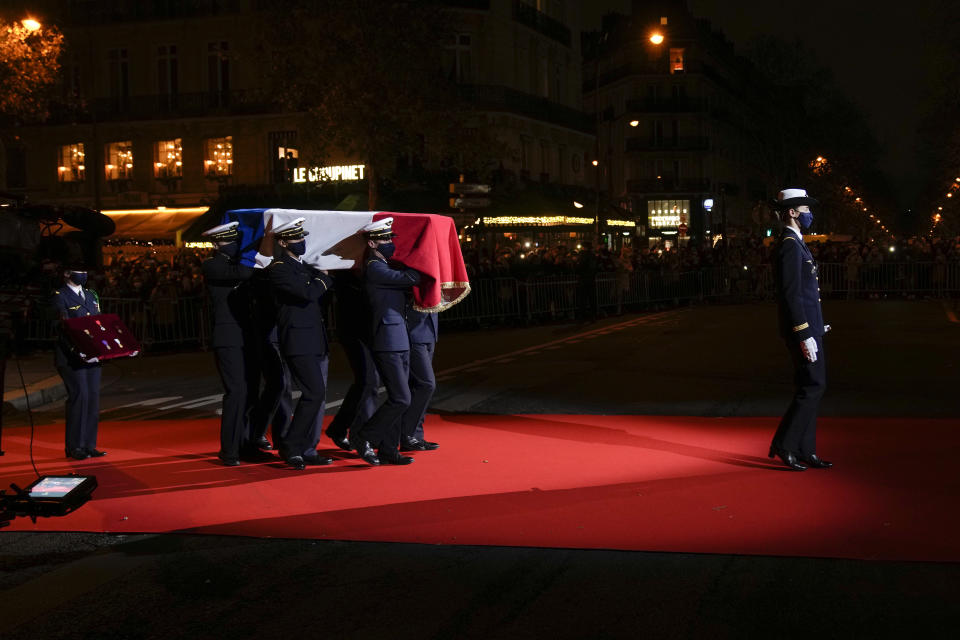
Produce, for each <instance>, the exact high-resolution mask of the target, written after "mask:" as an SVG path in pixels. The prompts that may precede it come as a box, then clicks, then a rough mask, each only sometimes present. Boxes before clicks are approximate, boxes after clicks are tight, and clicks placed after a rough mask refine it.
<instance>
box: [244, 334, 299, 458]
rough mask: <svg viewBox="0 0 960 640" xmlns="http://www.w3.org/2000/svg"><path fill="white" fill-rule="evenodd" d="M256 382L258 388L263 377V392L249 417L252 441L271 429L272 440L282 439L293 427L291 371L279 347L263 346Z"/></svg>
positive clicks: (268, 343) (270, 343) (268, 342)
mask: <svg viewBox="0 0 960 640" xmlns="http://www.w3.org/2000/svg"><path fill="white" fill-rule="evenodd" d="M258 364H259V367H258V370H257V377H256V383H257V386H258V387H259V384H260V379H259V378H260V376H261V375H262V376H263V382H264V384H263V390H262V391H261V392H260V397H259V399H258V400H257V404H256V405H255V406H254V408H253V411H252V412H251V414H250V440H251V441H252V442H257V441H258V440H259V439H260V438H262V437H264V436H265V435H266V434H267V427H268V426H270V427H271V428H272V435H273V441H274V442H275V443H277V442H280V441H281V440H283V434H284V433H285V432H286V431H287V429H288V428H289V427H290V416H291V415H292V414H293V397H292V396H291V389H290V369H289V368H288V367H287V364H286V362H284V360H283V357H282V356H281V355H280V347H279V346H278V345H277V344H276V343H275V342H271V341H269V340H268V341H265V342H263V343H262V344H261V345H260V357H259V358H258Z"/></svg>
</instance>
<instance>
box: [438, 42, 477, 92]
mask: <svg viewBox="0 0 960 640" xmlns="http://www.w3.org/2000/svg"><path fill="white" fill-rule="evenodd" d="M471 42H472V40H471V37H470V34H469V33H458V34H456V35H455V36H454V37H453V44H452V45H448V46H447V47H444V50H443V73H444V75H446V77H447V79H448V80H451V81H453V82H458V83H464V84H469V83H471V82H473V52H472V49H473V47H472V44H471Z"/></svg>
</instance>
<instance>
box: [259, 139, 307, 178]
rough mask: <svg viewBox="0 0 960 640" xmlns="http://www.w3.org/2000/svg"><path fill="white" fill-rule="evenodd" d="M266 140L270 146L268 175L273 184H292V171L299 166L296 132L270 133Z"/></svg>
mask: <svg viewBox="0 0 960 640" xmlns="http://www.w3.org/2000/svg"><path fill="white" fill-rule="evenodd" d="M267 139H268V143H269V146H270V175H271V176H273V182H274V184H277V183H283V182H293V170H294V169H296V168H297V167H298V166H299V164H300V150H299V149H298V146H299V145H298V144H297V132H296V131H271V132H270V133H269V134H267Z"/></svg>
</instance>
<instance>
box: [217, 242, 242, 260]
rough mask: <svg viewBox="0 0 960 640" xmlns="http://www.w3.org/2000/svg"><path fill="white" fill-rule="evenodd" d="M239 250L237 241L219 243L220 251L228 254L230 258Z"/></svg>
mask: <svg viewBox="0 0 960 640" xmlns="http://www.w3.org/2000/svg"><path fill="white" fill-rule="evenodd" d="M239 250H240V245H239V244H238V243H237V242H227V243H226V244H222V245H220V253H222V254H224V255H228V256H230V257H231V258H233V257H234V256H236V255H237V252H238V251H239Z"/></svg>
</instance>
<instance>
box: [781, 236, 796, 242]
mask: <svg viewBox="0 0 960 640" xmlns="http://www.w3.org/2000/svg"><path fill="white" fill-rule="evenodd" d="M783 239H784V240H793V241H794V242H796V241H797V239H796V238H794V237H793V236H783Z"/></svg>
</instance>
